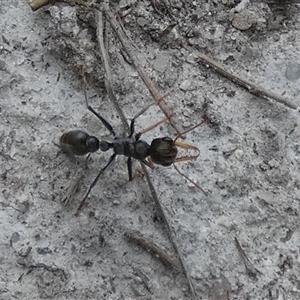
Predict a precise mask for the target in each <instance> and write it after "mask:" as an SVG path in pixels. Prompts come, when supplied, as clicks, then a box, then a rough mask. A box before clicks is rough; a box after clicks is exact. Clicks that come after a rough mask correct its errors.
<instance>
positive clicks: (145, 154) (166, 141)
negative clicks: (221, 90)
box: [60, 91, 206, 212]
mask: <svg viewBox="0 0 300 300" xmlns="http://www.w3.org/2000/svg"><path fill="white" fill-rule="evenodd" d="M85 100H86V105H87V108H88V110H89V111H91V112H92V113H93V114H94V115H95V116H96V117H97V118H98V119H99V120H100V121H101V122H102V124H103V125H104V126H105V127H106V128H107V129H108V131H109V132H110V133H111V134H112V135H113V137H114V140H113V141H112V142H107V141H99V140H98V138H96V137H94V136H90V135H89V134H87V133H85V132H84V131H82V130H72V131H69V132H67V133H64V134H63V135H62V136H61V137H60V147H61V149H62V150H63V151H65V152H68V153H71V154H73V155H86V154H89V153H92V152H96V151H97V150H99V149H100V150H101V151H103V152H106V151H108V150H109V149H113V154H112V155H111V157H110V158H109V160H108V162H107V164H106V165H105V166H104V167H103V168H102V169H101V170H100V171H99V173H98V175H97V177H96V178H95V179H94V181H93V183H92V184H91V185H90V187H89V188H88V190H87V192H86V194H85V196H84V198H83V200H82V201H81V203H80V205H79V206H78V209H77V212H78V211H80V210H81V209H82V207H83V205H84V204H85V201H86V199H87V197H88V195H89V193H90V192H91V190H92V188H93V187H94V186H95V185H96V183H97V182H98V180H99V178H100V176H101V175H102V173H103V172H104V171H105V170H106V168H107V167H108V166H109V165H110V164H111V163H112V162H113V161H114V160H115V158H116V156H117V155H125V156H127V157H128V159H127V169H128V175H129V180H130V181H132V180H133V176H132V158H134V159H137V160H139V161H141V162H142V163H143V164H145V165H146V166H148V167H149V168H151V169H153V168H154V165H153V164H158V165H161V166H164V167H168V166H170V165H172V164H174V163H175V162H181V161H188V160H195V159H197V157H198V156H199V153H200V151H199V149H198V148H197V147H195V146H193V145H189V144H186V143H182V142H178V141H177V139H178V138H179V137H181V136H183V135H184V134H186V133H187V132H189V131H191V130H193V129H195V128H196V127H198V126H200V125H202V124H203V123H204V122H206V120H204V121H202V122H201V123H200V124H197V125H195V126H193V127H192V128H190V129H188V130H186V131H184V132H182V133H181V134H179V135H178V136H177V137H176V138H175V140H173V139H171V138H170V137H163V138H156V139H154V140H153V141H152V142H151V145H149V144H148V143H147V142H145V141H144V140H140V138H141V135H142V134H143V133H145V132H147V131H149V130H151V129H153V128H155V127H156V126H158V125H159V124H161V123H163V122H165V121H166V120H163V121H160V122H158V123H156V124H154V125H152V126H150V127H149V128H147V129H145V130H143V131H141V132H139V133H137V134H134V132H135V130H134V125H135V120H136V119H137V118H138V117H139V116H140V115H141V114H143V113H144V112H145V111H146V110H147V109H148V108H149V106H150V105H149V106H147V107H146V108H144V109H143V110H142V111H141V112H139V113H138V114H136V115H135V116H134V117H133V119H132V120H131V123H130V131H129V135H128V136H126V137H122V136H118V135H116V133H115V131H114V129H113V127H112V126H111V125H110V124H109V122H108V121H106V120H105V119H104V118H103V117H102V116H100V115H99V114H98V113H97V112H96V111H95V110H94V109H93V108H92V107H91V106H90V105H89V103H88V98H87V92H86V91H85ZM177 147H180V148H184V149H193V150H196V151H198V154H197V155H195V156H182V157H177V153H178V150H177ZM174 166H175V165H174ZM175 168H176V170H177V171H178V172H179V174H181V175H182V176H183V177H185V178H186V179H187V180H189V181H190V182H192V183H193V184H194V185H195V186H197V187H198V188H199V189H201V190H202V191H203V193H205V194H206V192H205V191H204V190H203V189H202V188H201V187H200V186H198V185H197V184H196V183H194V182H193V181H192V180H191V179H189V178H188V177H187V176H186V175H184V174H182V173H181V172H180V171H179V170H178V168H177V167H176V166H175Z"/></svg>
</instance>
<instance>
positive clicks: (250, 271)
mask: <svg viewBox="0 0 300 300" xmlns="http://www.w3.org/2000/svg"><path fill="white" fill-rule="evenodd" d="M234 242H235V246H236V248H237V249H238V251H239V253H240V256H241V257H242V259H243V261H244V264H245V268H246V271H247V273H248V275H249V276H250V277H253V278H256V277H257V273H259V274H262V273H261V272H260V271H259V270H257V269H256V268H255V267H254V266H253V264H252V263H251V261H250V260H249V258H248V257H247V255H246V253H245V251H244V250H243V248H242V246H241V244H240V242H239V240H238V239H237V238H236V237H235V238H234Z"/></svg>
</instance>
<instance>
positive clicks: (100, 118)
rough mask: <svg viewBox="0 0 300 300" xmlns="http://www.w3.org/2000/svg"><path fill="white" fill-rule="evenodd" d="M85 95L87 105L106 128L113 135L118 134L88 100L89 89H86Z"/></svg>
mask: <svg viewBox="0 0 300 300" xmlns="http://www.w3.org/2000/svg"><path fill="white" fill-rule="evenodd" d="M84 96H85V103H86V106H87V109H88V110H89V111H90V112H92V113H93V114H94V115H95V116H96V117H97V118H98V119H99V120H100V121H101V122H102V124H103V125H104V126H105V128H106V129H107V130H108V131H109V132H110V133H111V134H112V135H113V136H116V133H115V131H114V129H113V128H112V126H111V125H110V124H109V123H108V121H106V120H105V119H104V118H103V117H101V116H100V115H99V114H98V113H97V112H96V111H95V110H94V109H93V108H92V107H91V106H90V105H89V102H88V96H87V90H86V89H85V90H84Z"/></svg>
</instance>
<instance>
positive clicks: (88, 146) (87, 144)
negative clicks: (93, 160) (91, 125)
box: [59, 130, 99, 155]
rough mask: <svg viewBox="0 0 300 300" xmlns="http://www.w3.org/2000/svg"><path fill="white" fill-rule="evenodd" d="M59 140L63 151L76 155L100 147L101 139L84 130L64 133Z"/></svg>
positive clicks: (84, 153)
mask: <svg viewBox="0 0 300 300" xmlns="http://www.w3.org/2000/svg"><path fill="white" fill-rule="evenodd" d="M59 142H60V147H61V149H62V150H63V151H65V152H67V153H72V154H74V155H86V154H88V153H91V152H96V151H97V150H98V149H99V140H98V139H97V138H96V137H94V136H91V135H89V134H87V133H86V132H84V131H82V130H71V131H69V132H67V133H64V134H63V135H62V136H61V137H60V140H59Z"/></svg>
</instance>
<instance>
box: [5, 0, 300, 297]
mask: <svg viewBox="0 0 300 300" xmlns="http://www.w3.org/2000/svg"><path fill="white" fill-rule="evenodd" d="M153 4H156V5H153ZM165 4H167V5H165ZM168 4H170V5H168ZM111 9H112V11H113V12H114V14H115V16H118V20H119V22H120V24H123V26H124V29H125V31H126V33H127V34H128V36H129V37H130V40H129V42H130V43H131V45H132V46H133V47H134V51H135V53H136V55H137V56H138V58H139V60H140V61H141V64H142V66H143V68H145V70H146V71H147V73H148V74H149V75H150V77H151V78H152V80H153V81H154V83H155V85H156V87H157V88H158V89H159V90H160V91H161V93H162V94H166V93H169V96H168V97H167V98H166V102H167V104H168V105H169V106H170V107H171V108H172V111H173V112H174V113H176V116H177V118H178V122H179V125H180V126H181V127H182V128H183V129H187V128H189V127H190V126H192V125H194V124H197V123H199V122H200V121H201V120H202V118H203V116H204V115H206V116H208V117H209V121H208V122H207V123H206V124H204V125H202V126H201V127H199V128H197V129H195V130H194V131H192V132H190V133H188V134H187V135H186V139H185V142H186V143H189V144H193V145H195V146H197V147H198V148H199V149H200V156H199V158H198V159H197V160H196V161H193V162H185V163H180V164H178V165H177V166H178V167H179V168H180V170H181V171H182V172H183V173H184V174H186V175H188V176H189V177H190V178H191V179H193V180H194V181H196V182H197V183H198V184H199V185H200V186H201V187H202V188H203V189H204V190H205V191H206V192H207V194H208V195H207V196H205V195H204V194H203V193H202V192H201V191H200V190H199V189H197V188H196V187H195V186H193V185H192V184H190V183H188V182H186V180H185V179H184V178H183V177H182V176H180V175H179V174H178V173H177V172H176V170H175V169H174V168H172V167H169V168H164V167H162V166H156V167H155V169H154V170H150V169H149V170H150V171H149V172H150V177H151V180H152V182H153V185H154V187H155V190H156V192H157V195H158V198H159V201H160V202H161V203H162V205H163V207H164V211H165V213H166V215H167V217H168V220H169V222H170V224H171V227H172V230H174V232H175V233H176V243H177V246H178V248H179V249H180V251H181V252H182V255H183V262H184V264H185V265H186V268H187V271H188V274H189V275H190V277H191V281H192V283H193V285H194V287H195V292H196V295H197V299H210V300H225V299H248V300H250V299H272V300H273V299H280V300H283V299H285V300H288V299H289V300H292V299H300V278H299V274H300V258H299V247H300V238H299V235H300V233H299V226H300V220H299V206H300V201H299V200H300V192H299V188H300V182H299V164H300V144H299V140H300V139H299V138H300V132H299V127H298V126H299V125H298V123H299V117H300V116H299V112H297V111H296V110H293V109H291V108H288V107H286V106H284V105H282V104H279V103H277V102H276V101H266V100H264V99H262V98H260V97H256V96H253V95H252V94H250V93H249V92H248V91H246V90H244V89H242V88H241V87H239V86H237V85H235V84H234V83H232V82H231V81H229V80H228V79H226V78H224V77H222V76H221V75H218V74H217V73H216V72H214V71H213V70H212V69H211V68H207V67H206V66H204V65H202V64H200V63H198V62H197V61H196V59H195V55H193V54H191V53H189V52H188V51H187V50H185V49H184V48H183V47H182V42H184V43H187V44H188V45H190V46H192V47H194V49H198V50H199V51H201V52H203V53H205V54H207V55H208V56H209V57H211V58H214V59H215V60H216V61H218V62H219V63H220V64H221V65H222V66H223V67H225V68H226V69H227V70H229V71H231V72H234V73H235V74H237V75H239V76H243V77H245V78H247V79H248V80H250V81H251V82H253V83H256V84H258V85H260V86H263V87H264V88H265V89H267V90H270V91H272V92H274V93H276V94H278V95H283V96H284V97H286V98H287V99H289V100H290V101H293V102H294V103H295V105H296V106H300V99H299V77H300V60H299V57H300V5H299V3H297V2H296V1H294V2H292V1H247V0H245V1H244V0H242V1H237V0H235V1H234V0H223V1H219V0H208V1H153V2H151V1H134V0H132V1H125V0H124V1H120V2H118V1H113V2H112V3H111ZM94 12H95V11H94V10H93V9H91V8H85V7H78V6H74V5H68V4H63V3H59V4H56V5H54V6H47V7H44V8H42V9H40V10H38V11H36V12H32V11H31V9H30V7H29V5H28V3H27V1H25V0H22V1H17V0H14V1H2V2H1V7H0V13H1V20H0V24H1V28H2V34H1V36H0V78H1V79H0V80H1V82H0V103H1V106H0V116H1V117H0V124H1V125H0V126H1V127H0V140H1V148H0V162H1V165H0V174H1V179H0V180H1V181H0V187H1V202H0V203H1V210H0V225H1V227H0V228H1V231H0V234H1V246H0V249H1V251H0V262H1V264H0V267H1V282H0V298H1V299H3V300H4V299H23V300H25V299H192V296H191V292H190V289H189V285H188V281H187V279H186V277H185V275H184V272H183V271H182V269H181V267H180V264H179V263H178V258H177V256H176V253H175V252H174V249H173V247H172V243H171V242H170V241H169V239H168V235H167V233H166V227H165V226H164V223H163V221H162V219H161V218H160V216H159V214H158V212H157V207H156V205H155V203H154V201H153V199H152V197H151V194H150V191H149V187H148V185H147V182H146V180H145V178H141V177H139V178H136V179H135V180H134V181H132V182H129V181H128V174H127V167H126V160H125V158H123V156H120V157H118V158H117V160H116V162H115V163H114V164H113V166H112V167H110V168H109V169H107V170H106V172H105V173H104V174H103V176H102V177H101V179H100V181H99V182H98V184H97V185H96V186H95V187H94V189H93V190H92V192H91V194H90V197H89V199H88V203H87V205H86V206H85V207H84V209H83V210H82V211H81V213H80V214H79V216H75V212H76V209H77V207H78V205H79V203H80V201H81V200H82V198H83V195H84V193H85V192H86V190H87V188H88V187H89V185H90V184H91V182H92V181H93V180H94V178H95V176H96V174H97V172H98V170H99V169H100V168H101V167H103V166H104V164H105V163H106V162H107V161H108V158H109V156H110V154H111V153H110V152H109V153H102V152H101V151H99V152H97V153H95V154H93V155H92V156H91V158H90V160H89V161H88V168H87V169H85V168H84V165H85V158H84V157H80V158H76V159H75V158H72V157H70V156H68V155H66V154H65V153H62V152H61V151H60V149H59V148H58V147H57V145H56V144H55V143H58V140H59V137H60V136H61V135H62V134H63V133H64V132H66V131H68V130H70V129H76V128H78V129H84V130H85V131H87V132H88V133H90V134H93V135H95V136H97V137H98V138H99V139H104V140H111V136H109V132H108V131H107V130H106V129H105V128H104V126H103V125H102V124H101V122H100V121H99V120H98V119H97V118H96V117H95V116H93V115H92V114H91V113H90V112H89V111H88V110H87V108H86V105H85V100H84V85H83V82H82V79H81V78H80V76H79V72H80V69H81V68H82V67H83V68H84V70H85V72H86V75H87V79H88V85H89V88H88V95H89V99H90V104H91V105H92V107H93V108H94V109H95V110H96V111H97V112H99V113H100V114H101V115H102V116H103V117H105V118H106V119H107V120H109V122H110V123H111V124H112V126H113V127H114V129H115V131H116V132H118V133H121V132H123V131H124V126H122V123H121V121H120V117H119V116H118V114H117V112H116V110H115V108H114V106H113V105H112V104H111V102H110V101H109V99H108V96H107V92H106V89H105V84H104V79H105V77H104V68H103V65H102V62H101V57H100V54H99V47H98V44H97V39H96V30H95V18H94ZM105 32H106V35H107V47H108V49H109V57H110V63H111V72H112V77H113V82H112V84H113V90H114V92H115V94H116V96H117V99H118V103H119V105H120V107H121V108H122V110H123V111H124V113H125V115H126V117H127V118H128V120H130V119H131V118H132V117H133V116H134V115H135V114H136V113H138V112H139V111H140V110H141V109H143V108H144V107H145V106H147V104H149V103H151V101H153V99H152V97H151V95H150V94H149V91H148V90H147V88H146V87H145V85H144V83H143V82H142V81H141V79H140V78H139V75H138V73H137V71H136V70H135V68H134V66H133V65H132V64H130V61H129V59H128V58H127V56H126V54H125V52H124V50H123V49H122V46H121V44H120V42H119V40H118V38H117V37H116V35H115V33H114V31H113V30H112V28H111V27H110V25H109V24H108V23H107V24H106V31H105ZM163 117H164V115H163V113H162V112H161V111H160V109H159V108H158V106H157V105H154V106H152V107H150V108H149V109H148V110H147V111H146V112H145V113H144V114H142V115H141V116H140V117H139V118H138V119H137V120H136V131H137V132H138V131H140V130H143V129H144V128H146V127H148V126H150V125H151V124H153V123H155V122H157V121H159V120H161V119H162V118H163ZM162 136H170V137H172V138H174V137H175V136H176V133H175V131H174V129H173V128H172V127H171V126H170V125H168V124H167V123H164V124H162V125H160V126H158V127H157V128H155V129H153V130H151V131H149V132H147V133H145V134H144V135H143V136H142V138H143V139H144V140H146V141H147V142H148V143H150V142H151V141H152V139H154V138H156V137H162ZM134 169H140V166H139V164H138V163H136V162H135V164H134ZM81 171H82V172H83V178H82V180H81V181H80V183H79V186H78V191H77V192H76V193H75V195H74V196H73V197H72V199H71V201H70V202H69V203H68V204H67V205H64V204H63V203H62V199H63V198H64V197H65V196H66V192H67V190H68V188H69V186H70V184H72V182H73V180H74V178H76V176H78V175H79V174H78V172H81ZM131 231H138V232H139V233H140V234H142V235H143V236H144V237H146V239H147V240H151V241H153V242H155V243H156V244H157V245H159V246H160V247H162V248H164V249H165V250H166V251H168V253H170V255H171V256H172V257H173V258H174V259H175V260H176V266H175V267H174V268H170V267H168V266H166V265H165V264H163V263H162V262H161V261H160V260H159V259H157V257H155V256H153V255H151V254H150V253H148V252H147V251H146V250H145V249H143V247H141V246H140V245H136V244H135V243H133V242H132V241H131V240H129V239H128V238H126V237H125V236H124V233H125V232H131ZM235 239H236V240H235ZM236 241H239V245H240V246H241V249H242V250H241V249H240V248H239V247H238V244H237V242H236ZM239 249H240V250H239ZM242 253H244V256H243V254H242ZM246 257H247V258H246Z"/></svg>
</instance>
